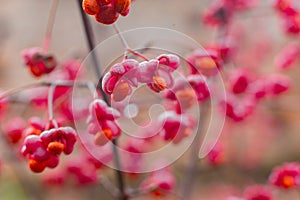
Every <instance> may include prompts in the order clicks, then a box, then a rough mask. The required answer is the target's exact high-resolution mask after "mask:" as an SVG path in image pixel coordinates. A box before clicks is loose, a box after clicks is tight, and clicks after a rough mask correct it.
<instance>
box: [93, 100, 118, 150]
mask: <svg viewBox="0 0 300 200" xmlns="http://www.w3.org/2000/svg"><path fill="white" fill-rule="evenodd" d="M119 117H120V113H119V111H117V110H116V109H114V108H111V107H109V106H108V105H107V104H106V103H105V102H104V101H103V100H101V99H96V100H94V101H93V102H92V103H91V104H90V109H89V117H88V119H87V123H88V132H89V133H90V134H92V135H94V142H95V144H96V145H100V146H103V145H105V144H106V143H107V142H109V141H110V140H112V139H116V138H117V137H119V136H120V134H121V129H120V127H119V126H118V124H117V123H116V122H115V119H117V118H119Z"/></svg>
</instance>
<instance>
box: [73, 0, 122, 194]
mask: <svg viewBox="0 0 300 200" xmlns="http://www.w3.org/2000/svg"><path fill="white" fill-rule="evenodd" d="M77 2H78V6H79V10H80V13H81V18H82V22H83V25H84V31H85V35H86V38H87V42H88V47H89V50H90V52H91V55H92V59H93V68H94V71H95V72H96V74H97V78H98V79H99V84H101V82H102V78H103V77H102V75H101V70H100V65H99V63H98V59H97V55H96V54H95V53H94V51H93V50H94V47H95V42H94V38H93V31H92V28H91V24H90V21H89V19H88V17H87V15H86V14H85V13H84V11H83V9H82V7H81V5H82V0H78V1H77ZM97 89H98V90H99V91H100V92H101V94H102V98H103V100H104V101H105V102H106V103H107V105H110V102H109V99H108V97H107V96H106V94H105V93H104V91H103V90H102V87H100V86H98V87H97ZM112 143H113V145H112V148H113V155H114V163H115V167H116V169H115V174H116V177H117V181H118V185H119V189H120V196H119V199H120V200H127V199H128V196H127V195H126V192H125V183H124V177H123V173H122V172H121V171H120V170H121V164H120V156H119V151H118V146H117V145H118V141H117V139H114V140H113V141H112Z"/></svg>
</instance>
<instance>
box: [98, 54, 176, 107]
mask: <svg viewBox="0 0 300 200" xmlns="http://www.w3.org/2000/svg"><path fill="white" fill-rule="evenodd" d="M178 67H179V58H178V57H177V56H176V55H172V54H163V55H160V56H158V57H157V58H156V59H152V60H149V61H144V62H141V63H139V62H138V61H136V60H133V59H125V60H123V61H122V62H121V63H117V64H115V65H113V66H112V67H111V69H110V70H109V72H108V73H106V74H105V75H104V78H103V82H102V88H103V91H104V92H105V93H106V94H108V95H112V98H113V99H114V100H115V101H122V100H124V99H125V98H126V97H127V96H128V95H130V93H131V91H132V87H137V86H138V83H143V84H147V86H148V87H149V88H150V89H151V90H153V91H155V92H161V91H163V90H165V89H166V88H170V87H171V86H172V85H173V78H172V75H171V73H172V72H174V71H175V70H176V69H177V68H178Z"/></svg>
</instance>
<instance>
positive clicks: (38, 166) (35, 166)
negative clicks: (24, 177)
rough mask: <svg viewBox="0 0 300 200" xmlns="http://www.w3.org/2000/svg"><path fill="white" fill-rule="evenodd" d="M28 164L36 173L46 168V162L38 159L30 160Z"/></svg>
mask: <svg viewBox="0 0 300 200" xmlns="http://www.w3.org/2000/svg"><path fill="white" fill-rule="evenodd" d="M28 166H29V168H30V169H31V171H33V172H35V173H41V172H43V171H44V169H45V168H46V165H45V163H44V162H39V161H36V160H29V162H28Z"/></svg>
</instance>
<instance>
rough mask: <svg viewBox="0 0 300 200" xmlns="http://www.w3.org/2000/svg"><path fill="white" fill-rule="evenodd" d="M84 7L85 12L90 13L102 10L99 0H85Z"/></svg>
mask: <svg viewBox="0 0 300 200" xmlns="http://www.w3.org/2000/svg"><path fill="white" fill-rule="evenodd" d="M82 8H83V10H84V12H85V13H86V14H89V15H96V14H97V13H98V12H99V10H100V6H99V4H98V2H97V0H83V1H82Z"/></svg>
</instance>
